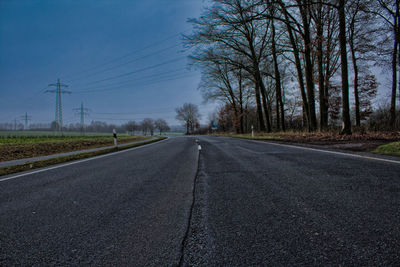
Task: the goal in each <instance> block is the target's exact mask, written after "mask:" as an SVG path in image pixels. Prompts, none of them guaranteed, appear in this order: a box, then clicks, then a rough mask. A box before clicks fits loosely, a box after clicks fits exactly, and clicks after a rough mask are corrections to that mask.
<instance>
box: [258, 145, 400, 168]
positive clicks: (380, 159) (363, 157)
mask: <svg viewBox="0 0 400 267" xmlns="http://www.w3.org/2000/svg"><path fill="white" fill-rule="evenodd" d="M250 141H253V142H257V143H262V144H269V145H275V146H284V147H291V148H297V149H304V150H311V151H317V152H323V153H329V154H335V155H341V156H348V157H354V158H362V159H370V160H377V161H384V162H389V163H396V164H400V161H397V160H390V159H383V158H375V157H370V156H363V155H357V154H351V153H344V152H338V151H330V150H323V149H318V148H311V147H304V146H295V145H287V144H278V143H272V142H264V141H256V140H250Z"/></svg>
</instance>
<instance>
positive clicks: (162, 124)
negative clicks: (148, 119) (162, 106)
mask: <svg viewBox="0 0 400 267" xmlns="http://www.w3.org/2000/svg"><path fill="white" fill-rule="evenodd" d="M154 126H155V128H156V129H158V130H159V132H160V135H161V134H162V133H163V132H167V131H169V129H170V128H169V125H168V123H167V122H166V121H165V120H163V119H158V120H156V121H155V122H154Z"/></svg>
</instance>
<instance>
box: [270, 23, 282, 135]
mask: <svg viewBox="0 0 400 267" xmlns="http://www.w3.org/2000/svg"><path fill="white" fill-rule="evenodd" d="M271 27H272V42H271V48H272V57H273V59H274V71H275V93H276V114H277V116H276V126H277V129H278V131H279V130H280V125H279V119H281V125H282V131H285V112H284V110H285V109H284V106H283V101H282V89H281V88H282V86H281V74H280V72H279V65H278V56H277V53H276V43H275V25H274V21H273V20H272V21H271ZM279 108H280V109H279ZM279 112H280V117H279Z"/></svg>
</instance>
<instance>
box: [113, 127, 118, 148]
mask: <svg viewBox="0 0 400 267" xmlns="http://www.w3.org/2000/svg"><path fill="white" fill-rule="evenodd" d="M113 137H114V146H115V147H118V142H117V131H116V130H115V129H113Z"/></svg>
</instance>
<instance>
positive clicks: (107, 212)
mask: <svg viewBox="0 0 400 267" xmlns="http://www.w3.org/2000/svg"><path fill="white" fill-rule="evenodd" d="M198 139H199V140H200V145H201V152H200V156H198V155H199V152H198V147H197V145H196V143H195V139H194V138H192V137H188V138H187V137H179V138H171V139H169V140H166V141H163V142H161V143H156V144H153V145H150V146H146V147H142V148H140V149H135V150H131V151H126V152H124V153H119V154H116V155H112V156H107V157H102V158H97V159H94V160H89V161H85V162H81V163H77V164H74V165H69V166H65V167H61V168H56V169H52V170H48V171H43V172H40V173H35V174H31V175H27V176H22V177H18V178H15V179H10V180H3V181H1V180H0V181H1V182H0V226H1V227H0V265H2V266H4V265H35V264H36V265H116V266H117V265H123V266H176V265H182V266H257V265H264V266H265V265H267V266H277V265H286V266H293V265H306V266H310V265H345V266H346V265H382V266H390V265H392V266H394V265H400V252H399V251H400V164H399V163H396V162H390V161H379V160H374V159H366V158H360V157H353V156H348V155H342V154H334V153H328V152H323V151H316V150H309V149H305V148H295V147H289V146H282V145H276V144H268V143H259V142H253V141H247V140H240V139H231V138H215V137H199V138H198ZM0 179H4V178H3V177H1V178H0Z"/></svg>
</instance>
